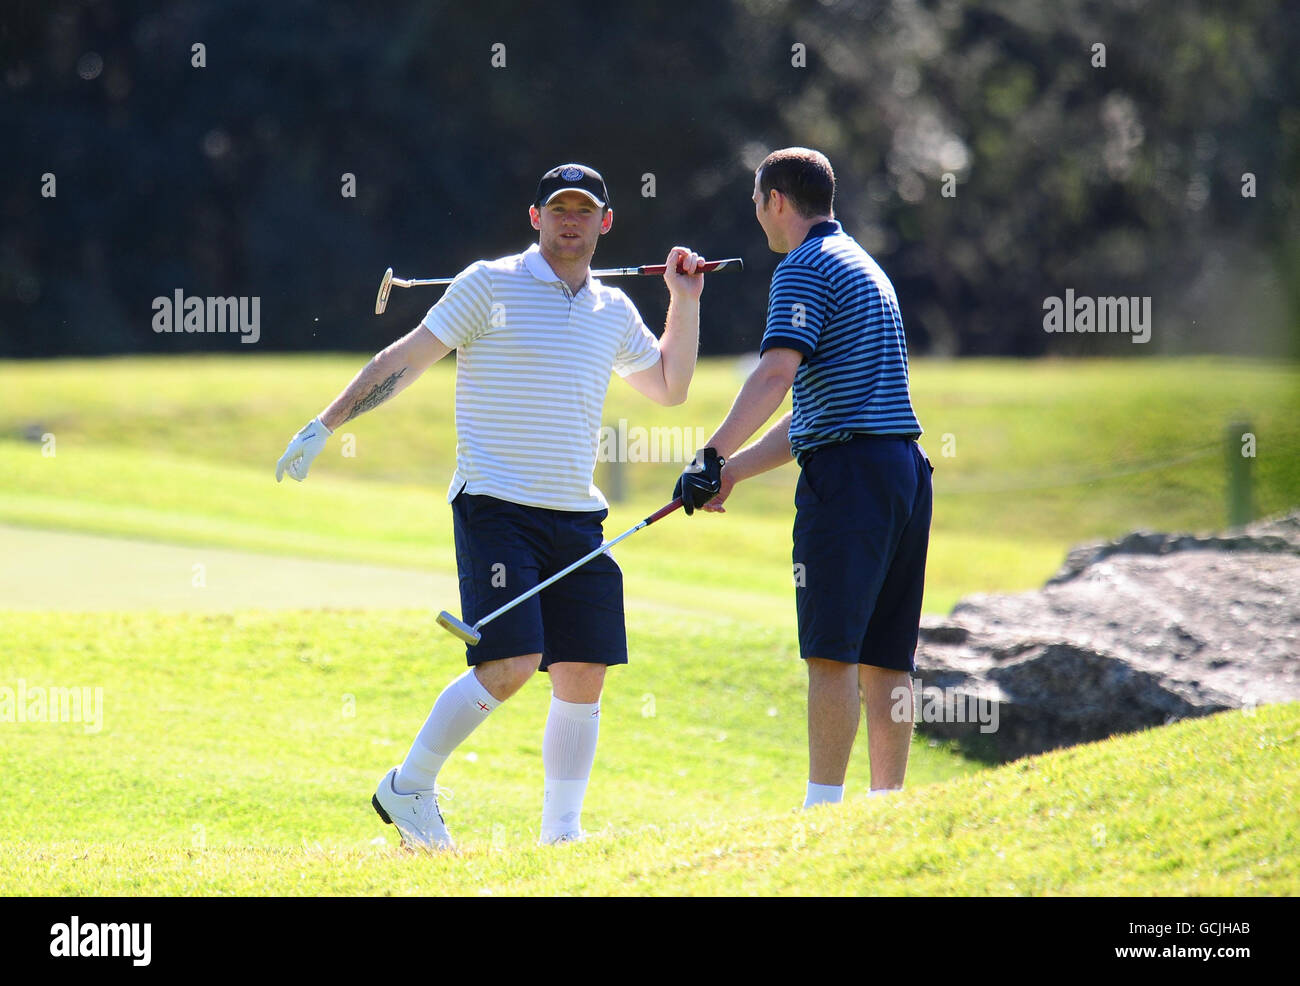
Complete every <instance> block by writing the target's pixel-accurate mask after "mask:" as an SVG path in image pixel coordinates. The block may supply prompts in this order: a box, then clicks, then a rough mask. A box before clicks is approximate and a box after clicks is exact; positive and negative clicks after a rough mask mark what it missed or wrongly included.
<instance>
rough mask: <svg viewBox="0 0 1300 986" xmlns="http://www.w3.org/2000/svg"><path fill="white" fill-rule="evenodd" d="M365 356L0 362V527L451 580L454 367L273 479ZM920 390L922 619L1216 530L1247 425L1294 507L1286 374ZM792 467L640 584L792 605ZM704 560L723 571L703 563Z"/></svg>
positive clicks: (1298, 401) (1261, 503)
mask: <svg viewBox="0 0 1300 986" xmlns="http://www.w3.org/2000/svg"><path fill="white" fill-rule="evenodd" d="M361 362H363V361H362V360H360V359H358V358H357V357H355V356H311V357H303V356H293V357H290V356H260V357H248V358H231V357H184V358H133V359H123V360H112V359H110V360H82V361H77V360H67V361H58V362H34V363H13V362H11V363H3V364H0V393H3V394H4V395H5V401H4V404H3V405H2V406H0V521H8V522H11V523H21V524H25V525H33V526H49V527H56V528H65V529H76V530H82V531H92V532H100V533H109V534H129V535H133V536H139V537H149V538H156V539H158V540H164V541H169V542H176V543H184V544H212V545H224V546H230V547H240V548H247V549H252V550H257V551H267V552H272V553H290V554H298V555H303V556H306V557H315V558H339V559H347V560H353V561H370V562H380V563H387V564H395V565H405V566H413V567H422V568H430V569H432V570H434V571H438V572H441V573H446V572H449V571H450V569H451V551H450V543H451V537H450V516H449V511H448V510H447V509H446V507H445V505H443V494H444V493H445V490H446V483H447V481H448V479H449V477H450V474H451V469H452V464H453V460H454V450H455V438H454V428H453V422H452V411H453V399H452V389H453V373H454V366H453V365H452V364H451V363H450V362H449V361H444V363H443V364H439V365H437V366H435V367H434V368H432V369H431V370H430V371H429V373H428V374H427V375H426V377H425V378H423V379H421V380H420V381H418V382H417V384H416V385H415V386H414V387H412V388H410V389H409V390H407V391H406V392H404V393H403V394H402V395H401V396H400V397H399V398H398V399H397V400H395V401H394V402H393V403H391V404H390V405H387V406H385V407H384V408H382V409H380V410H379V411H376V412H373V413H371V414H369V415H367V416H365V417H363V418H360V419H358V420H356V421H355V422H351V423H349V424H348V425H346V426H344V428H343V429H341V431H342V432H343V433H348V434H352V435H354V436H355V455H354V456H352V457H345V456H344V455H343V454H342V452H343V444H342V439H341V437H340V439H337V440H335V441H333V442H332V443H331V445H330V447H329V450H328V451H327V452H326V453H325V454H324V455H323V456H322V457H321V458H320V459H318V460H317V463H316V465H315V466H314V468H313V470H312V474H311V477H310V479H309V480H308V482H307V483H305V484H303V485H301V486H299V485H298V484H296V483H292V482H290V481H288V480H286V481H285V483H283V484H280V485H278V486H277V485H276V484H275V483H274V482H268V476H269V475H270V473H271V471H272V469H273V468H274V464H275V460H276V459H277V458H278V457H279V455H280V453H281V451H283V448H284V445H285V443H286V442H287V440H288V438H289V437H290V436H291V435H292V434H293V432H294V431H295V430H296V429H297V428H298V427H299V426H300V425H301V424H302V423H303V422H304V421H305V420H307V419H308V418H309V417H310V416H311V415H312V414H314V413H316V412H317V411H318V410H319V409H320V408H321V407H322V406H323V405H324V403H325V402H326V401H327V400H328V399H329V398H331V397H332V396H333V395H334V393H336V392H337V390H338V389H339V388H340V387H341V386H343V384H345V383H346V382H347V380H348V379H349V378H350V377H351V376H352V374H353V373H354V372H355V370H356V369H357V368H358V367H359V365H360V364H361ZM741 379H742V377H741V373H740V364H739V363H738V362H737V361H734V360H726V359H718V360H705V361H703V362H702V363H701V365H700V368H699V371H698V373H697V375H696V381H695V383H694V385H693V388H692V392H691V398H690V400H689V401H688V403H687V404H686V405H684V406H682V407H677V408H661V407H657V406H656V405H653V404H652V403H650V402H649V401H646V400H645V399H643V398H641V397H640V396H639V395H637V394H635V393H634V392H633V391H631V390H630V388H628V387H626V386H624V385H623V384H621V383H619V382H617V381H616V382H615V383H614V384H613V385H612V386H611V389H610V396H609V400H608V402H607V404H606V408H605V412H604V418H603V420H604V421H605V422H607V423H608V424H610V425H611V426H616V425H617V423H618V422H619V420H620V419H621V420H625V421H626V422H628V425H629V426H630V427H641V428H646V429H649V428H656V427H679V428H682V429H687V428H689V429H692V433H693V429H695V428H697V427H699V428H705V429H712V427H713V426H714V425H715V424H716V423H717V422H718V421H720V420H721V418H722V417H723V415H724V414H725V412H726V409H727V407H728V406H729V404H730V401H731V399H732V398H733V397H734V394H735V391H736V389H737V388H738V387H739V385H740V383H741ZM912 379H913V386H914V399H915V403H916V406H917V410H918V413H919V415H920V417H921V420H922V423H923V424H924V425H925V426H926V429H927V436H926V438H925V439H924V442H925V444H926V446H927V448H928V451H929V452H930V455H931V457H932V459H933V460H934V462H935V465H936V472H935V490H936V505H935V519H934V533H933V537H932V540H931V555H930V564H929V572H928V582H927V593H926V602H925V608H926V611H927V612H931V613H942V612H946V611H947V610H948V609H949V608H951V606H952V604H953V603H955V602H956V601H957V599H959V598H960V597H961V596H963V595H966V594H968V593H970V592H977V591H998V590H1020V589H1027V588H1032V587H1034V586H1036V585H1039V584H1041V583H1042V581H1043V580H1044V579H1045V578H1046V577H1047V576H1049V575H1050V574H1051V573H1052V572H1053V571H1054V570H1055V568H1056V567H1057V566H1058V565H1059V563H1060V561H1061V559H1062V558H1063V557H1064V554H1065V552H1066V550H1067V549H1068V548H1069V547H1070V545H1071V544H1073V543H1075V542H1077V541H1080V540H1085V539H1089V538H1098V537H1108V536H1114V535H1117V534H1121V533H1123V532H1125V531H1127V530H1129V529H1132V528H1133V527H1139V526H1148V527H1158V528H1162V529H1193V530H1210V529H1216V528H1220V527H1222V526H1223V523H1224V514H1225V507H1224V503H1225V488H1224V487H1225V480H1224V471H1225V470H1224V465H1223V454H1222V451H1221V446H1220V443H1221V441H1222V437H1223V430H1224V428H1225V426H1226V424H1227V422H1228V421H1229V420H1231V419H1233V418H1235V417H1237V416H1239V415H1244V416H1245V417H1246V418H1248V419H1249V420H1250V421H1251V422H1252V425H1253V427H1254V432H1255V434H1256V436H1257V441H1258V456H1257V458H1256V460H1255V462H1254V467H1255V473H1256V496H1255V500H1256V504H1257V508H1258V512H1259V513H1261V514H1268V513H1275V512H1279V511H1281V510H1284V509H1287V508H1289V507H1291V506H1293V505H1294V504H1296V503H1297V502H1300V426H1298V425H1297V424H1296V422H1297V421H1298V420H1300V369H1298V368H1297V367H1296V366H1294V365H1285V364H1282V365H1279V364H1268V363H1258V362H1246V361H1228V360H1222V359H1142V360H1127V361H1122V360H1112V361H1100V360H1097V361H1077V362H1068V361H1037V362H1032V361H962V362H939V361H928V360H917V361H915V364H914V367H913V372H912ZM44 434H52V435H53V436H54V441H55V452H56V455H55V456H53V457H46V456H43V455H42V454H41V451H42V445H41V444H40V442H39V436H41V435H44ZM706 434H707V431H706ZM24 436H31V437H33V438H36V439H38V440H37V441H31V440H24ZM946 436H950V437H946ZM949 452H950V453H952V454H951V455H948V454H947V453H949ZM679 469H680V465H679V464H674V463H670V462H642V463H630V464H625V465H624V466H623V467H622V471H623V475H624V477H625V482H626V486H627V489H628V499H627V500H626V502H623V503H619V504H616V505H615V507H614V509H613V510H612V511H611V516H610V520H609V521H608V523H607V530H611V531H617V530H622V529H624V528H626V527H628V526H630V525H631V524H632V523H634V522H635V521H636V520H637V519H639V518H640V517H643V516H645V514H646V513H648V512H649V511H651V510H653V509H654V508H656V507H657V506H659V505H660V504H662V503H663V502H664V501H665V500H666V499H667V498H668V495H669V491H670V490H671V488H672V484H673V481H674V479H675V477H676V475H677V472H678V471H679ZM605 471H606V467H605V466H602V467H601V472H600V473H599V474H598V480H599V479H600V478H601V476H603V475H604V473H605ZM795 478H796V473H795V470H794V469H793V467H787V468H785V469H782V470H778V471H775V472H772V473H769V474H767V475H765V476H762V477H758V478H756V479H754V480H752V481H751V482H749V483H747V484H745V485H744V486H742V487H741V488H740V489H739V490H738V491H737V492H736V493H735V494H734V495H733V498H732V501H731V507H730V508H729V511H728V514H727V515H726V516H725V517H716V516H706V517H702V518H697V519H692V520H686V519H685V518H674V519H673V521H672V522H671V523H667V524H663V525H660V526H658V527H656V528H655V530H654V532H653V533H647V535H646V536H645V537H644V538H641V539H638V540H637V541H636V543H635V544H631V543H630V544H629V545H628V546H627V547H626V549H624V552H623V555H626V556H627V557H630V558H634V559H635V561H636V563H635V564H634V565H629V566H625V567H626V568H628V569H629V574H631V573H632V572H633V571H634V572H635V578H636V579H637V590H638V591H640V592H643V593H644V594H645V596H646V598H647V599H651V600H657V601H659V602H663V603H665V604H678V603H681V602H682V601H683V600H687V601H689V600H691V599H698V598H699V594H698V593H697V592H695V591H694V590H693V589H692V588H687V589H685V590H683V588H682V586H683V585H684V584H688V585H689V586H707V587H708V588H709V589H710V591H711V592H714V594H715V597H716V599H717V601H718V604H719V605H720V606H721V607H723V610H724V611H725V612H727V613H729V614H730V615H741V614H742V613H743V612H745V611H750V612H752V611H754V610H755V609H756V608H757V609H761V610H773V611H780V612H786V611H787V610H788V609H789V607H790V602H789V580H790V579H789V544H790V522H791V513H792V506H791V501H792V491H793V485H794V481H795ZM702 556H703V557H705V558H723V559H725V561H726V564H725V565H715V566H708V565H701V564H700V558H701V557H702ZM621 557H622V555H621ZM736 572H743V573H744V576H743V578H739V579H738V578H736V577H735V575H734V573H736Z"/></svg>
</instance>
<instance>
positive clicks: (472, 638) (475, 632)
mask: <svg viewBox="0 0 1300 986" xmlns="http://www.w3.org/2000/svg"><path fill="white" fill-rule="evenodd" d="M681 505H682V498H681V497H678V498H677V499H676V500H674V501H673V502H672V503H670V504H668V505H666V506H663V507H660V508H659V509H658V510H656V511H655V512H654V513H652V514H651V515H650V516H649V517H647V518H646V519H645V520H643V521H641V522H640V523H639V524H637V525H636V526H635V527H629V528H628V529H627V530H626V531H624V532H623V533H622V534H620V535H619V536H618V537H616V538H614V540H612V541H606V542H605V543H604V544H602V545H601V546H600V547H599V548H597V549H596V550H594V551H593V552H591V554H589V555H584V556H583V557H581V558H579V559H578V560H577V561H575V562H574V563H573V564H572V565H569V566H568V567H567V568H564V569H562V570H560V571H558V572H556V573H555V574H554V575H552V576H551V577H550V578H549V579H547V580H546V581H545V582H539V583H538V584H537V585H535V586H533V587H532V588H531V589H529V590H528V591H527V592H525V593H523V594H522V595H520V596H517V597H515V598H514V599H512V600H510V602H508V603H506V604H505V605H504V606H502V607H501V608H500V609H497V610H494V611H493V612H491V613H488V615H487V616H485V617H483V619H481V620H479V621H478V622H477V623H475V624H474V625H473V626H470V625H469V624H468V623H466V622H465V621H464V620H458V619H456V617H454V616H452V615H451V614H450V613H448V612H447V611H446V610H445V609H444V610H443V611H442V612H441V613H439V614H438V626H440V627H442V628H443V629H444V630H446V631H447V632H448V633H450V634H452V636H455V637H459V638H460V639H461V640H463V641H465V643H467V644H469V645H470V646H471V647H473V646H474V645H475V644H477V643H478V642H479V641H480V640H482V639H483V637H482V634H481V633H480V632H479V631H480V630H482V629H483V627H485V626H487V625H488V624H489V623H491V622H492V621H493V620H495V619H496V618H497V617H498V616H500V615H501V614H502V613H507V612H509V611H510V610H512V609H514V608H515V607H516V606H518V605H519V604H520V603H522V602H523V601H524V600H526V599H531V598H532V597H533V596H535V595H537V594H538V593H539V592H541V591H542V590H543V589H545V588H546V587H547V586H548V585H553V584H555V583H556V582H558V581H560V579H562V578H564V577H565V576H566V575H568V574H569V573H570V572H572V571H573V570H574V569H575V568H581V567H582V566H583V565H585V564H587V562H589V561H591V560H592V559H593V558H595V557H596V556H597V555H598V554H600V553H601V552H603V551H607V550H609V549H610V548H612V547H614V545H616V544H618V543H619V542H620V541H622V540H624V539H625V538H630V537H631V536H632V535H633V534H635V533H636V532H637V531H639V530H641V528H643V527H649V526H650V525H651V524H653V523H654V522H655V521H656V520H659V519H660V518H662V517H667V516H668V515H669V514H670V513H672V512H673V511H674V510H676V509H677V508H678V507H680V506H681Z"/></svg>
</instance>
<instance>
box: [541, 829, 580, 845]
mask: <svg viewBox="0 0 1300 986" xmlns="http://www.w3.org/2000/svg"><path fill="white" fill-rule="evenodd" d="M586 841H587V833H586V832H582V831H569V832H558V833H556V834H555V835H543V836H542V837H541V838H539V839H538V840H537V844H538V845H539V846H562V845H564V844H565V843H569V842H586Z"/></svg>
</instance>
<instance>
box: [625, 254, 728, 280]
mask: <svg viewBox="0 0 1300 986" xmlns="http://www.w3.org/2000/svg"><path fill="white" fill-rule="evenodd" d="M667 269H668V265H667V264H650V265H649V266H646V267H641V268H639V270H640V272H641V273H642V274H644V275H647V276H653V275H655V274H662V273H663V272H664V271H666V270H667ZM744 269H745V262H744V261H743V260H741V259H740V258H739V257H732V258H731V259H730V260H706V261H704V262H703V263H702V264H700V265H699V266H698V267H696V268H695V273H697V274H716V273H721V272H722V271H724V270H744ZM677 273H679V274H685V273H686V271H684V270H682V269H681V268H680V267H678V268H677Z"/></svg>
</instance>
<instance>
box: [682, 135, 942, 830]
mask: <svg viewBox="0 0 1300 986" xmlns="http://www.w3.org/2000/svg"><path fill="white" fill-rule="evenodd" d="M834 195H835V175H834V172H833V171H832V170H831V165H830V162H829V161H828V160H826V157H825V156H824V155H822V154H820V153H819V152H817V151H814V150H809V149H808V148H803V147H792V148H787V149H785V150H780V151H774V152H773V153H771V154H769V155H768V156H767V158H765V159H764V161H763V163H762V164H760V165H759V167H758V170H757V171H756V172H755V176H754V194H753V201H754V211H755V215H756V216H757V218H758V223H759V225H760V226H761V227H762V228H763V232H764V233H766V234H767V242H768V246H769V247H771V249H772V250H773V251H775V252H776V253H783V254H785V255H786V256H785V259H784V260H782V261H781V263H780V264H778V265H777V268H776V271H775V272H774V273H773V275H772V286H771V291H770V294H769V297H768V310H767V330H766V332H765V333H764V335H763V342H762V345H761V347H760V354H761V358H760V361H759V365H758V367H757V368H756V369H755V370H754V372H753V373H752V374H751V375H750V377H749V379H748V380H746V382H745V384H744V386H743V387H742V388H741V390H740V393H739V395H738V396H737V397H736V400H735V403H734V405H733V406H732V409H731V413H730V414H728V416H727V419H726V420H725V421H724V422H723V424H722V425H721V426H720V427H719V428H718V430H717V431H716V432H715V433H714V435H713V438H712V439H711V440H710V442H709V447H708V448H705V449H703V450H701V451H700V453H699V454H698V455H697V456H696V460H695V462H693V463H692V465H691V466H689V467H688V468H687V470H686V471H685V472H684V473H683V474H682V477H681V479H680V480H679V481H678V491H679V493H680V495H682V497H683V499H684V500H685V505H686V512H687V513H692V512H693V511H694V510H695V509H696V508H702V509H704V510H710V511H716V512H718V513H723V512H725V511H724V508H723V506H722V504H723V502H724V501H725V500H726V499H727V497H728V496H729V495H730V493H731V490H732V488H733V487H734V485H735V484H736V483H737V482H739V481H741V480H743V479H747V478H749V477H750V476H754V475H756V474H758V473H761V472H766V471H767V470H769V469H775V468H776V467H777V466H780V465H783V464H785V463H786V462H789V461H790V459H791V458H794V459H795V460H797V461H798V463H799V465H800V470H801V471H800V475H799V483H798V486H797V488H796V491H795V522H794V575H795V601H796V609H797V612H798V618H799V651H800V654H801V656H802V657H803V658H804V660H805V661H806V663H807V667H808V753H809V768H808V789H807V795H806V797H805V799H804V807H805V808H806V807H810V806H812V805H814V804H819V803H822V802H835V801H839V800H841V799H842V798H843V796H844V777H845V773H846V772H847V769H848V763H849V753H850V751H851V750H852V747H853V740H854V737H855V736H856V735H857V730H858V722H859V701H861V702H862V703H863V704H864V705H865V707H866V713H867V745H868V752H869V755H870V759H871V792H872V793H873V794H874V793H878V792H880V793H883V792H885V791H890V790H897V789H899V788H901V787H902V786H903V777H904V774H905V773H906V771H907V753H908V748H909V746H910V744H911V738H912V678H911V672H912V671H913V670H914V668H915V665H914V663H913V658H914V655H915V651H916V639H917V630H918V626H919V623H920V615H921V597H922V593H923V591H924V588H925V556H926V549H927V547H928V544H929V537H930V512H931V496H932V494H931V485H930V473H931V472H932V467H931V466H930V460H929V458H928V457H927V456H926V454H925V452H924V451H923V450H922V449H921V447H920V446H919V445H918V444H917V442H916V439H917V438H919V437H920V434H921V425H920V423H919V422H918V421H917V418H916V413H915V412H914V411H913V410H912V403H911V398H910V396H909V389H908V373H907V341H906V339H905V337H904V335H903V319H902V316H901V315H900V314H899V310H898V299H897V298H896V296H895V294H894V287H893V285H892V284H890V282H889V278H888V277H886V276H885V272H884V271H883V270H881V269H880V267H879V265H878V264H877V263H876V262H875V261H874V260H872V258H871V257H870V256H869V255H868V254H867V252H866V251H865V250H863V249H862V247H861V246H859V245H858V243H857V241H856V240H854V239H853V238H852V237H851V236H849V235H848V234H846V233H845V232H844V230H843V229H842V228H841V227H840V224H839V223H838V222H836V221H835V218H834V216H835V213H834ZM792 385H793V387H794V398H793V410H792V411H791V412H790V413H789V414H787V415H785V417H783V418H781V420H780V421H778V422H777V423H776V424H775V425H774V426H772V428H770V429H769V430H768V431H767V432H766V433H765V434H764V435H763V436H762V438H760V439H759V440H758V441H757V442H755V443H754V444H752V445H750V446H749V447H747V448H744V449H741V450H740V451H736V450H737V449H740V446H741V445H742V443H744V442H745V441H747V440H748V439H749V438H750V436H752V435H753V434H754V433H755V432H756V431H757V430H758V429H759V428H760V427H761V426H762V425H763V423H764V422H765V421H767V419H768V418H769V417H771V416H772V415H773V414H774V413H775V412H776V411H777V409H778V408H779V407H780V406H781V403H782V402H783V401H784V400H785V395H786V393H787V392H788V391H789V390H790V388H791V386H792ZM733 453H734V454H733ZM724 463H725V467H724ZM900 699H903V701H900ZM900 709H905V712H902V713H899V711H898V710H900Z"/></svg>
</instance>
